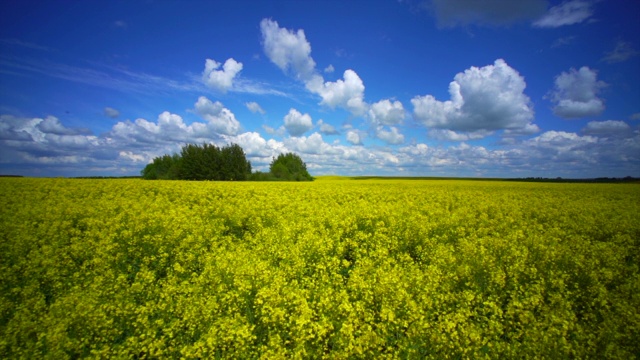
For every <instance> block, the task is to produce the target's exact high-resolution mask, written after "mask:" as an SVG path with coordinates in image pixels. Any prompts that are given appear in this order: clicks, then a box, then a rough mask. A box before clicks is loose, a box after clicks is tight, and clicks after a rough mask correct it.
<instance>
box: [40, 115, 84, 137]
mask: <svg viewBox="0 0 640 360" xmlns="http://www.w3.org/2000/svg"><path fill="white" fill-rule="evenodd" d="M36 128H37V129H38V130H40V131H42V132H43V133H47V134H54V135H82V134H90V133H91V131H90V130H89V129H85V128H75V129H72V128H68V127H65V126H64V125H62V123H60V120H58V118H57V117H55V116H47V117H46V118H44V119H43V120H42V121H40V122H39V123H38V124H37V125H36Z"/></svg>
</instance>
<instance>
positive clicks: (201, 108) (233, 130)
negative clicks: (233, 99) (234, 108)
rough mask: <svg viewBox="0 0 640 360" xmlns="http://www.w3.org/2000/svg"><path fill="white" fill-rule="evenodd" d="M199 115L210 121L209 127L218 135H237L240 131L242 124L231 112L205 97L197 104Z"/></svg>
mask: <svg viewBox="0 0 640 360" xmlns="http://www.w3.org/2000/svg"><path fill="white" fill-rule="evenodd" d="M195 110H196V113H198V115H200V116H201V117H202V118H203V119H205V120H207V121H208V124H207V126H208V127H210V128H211V129H213V130H214V131H215V132H216V133H219V134H224V135H235V134H237V133H238V132H239V131H240V123H239V122H238V120H236V117H235V115H234V114H233V113H232V112H231V110H229V109H227V108H225V107H224V106H223V105H222V103H221V102H219V101H216V102H215V103H214V102H212V101H211V100H209V99H207V98H206V97H204V96H200V97H199V98H198V101H197V102H196V103H195Z"/></svg>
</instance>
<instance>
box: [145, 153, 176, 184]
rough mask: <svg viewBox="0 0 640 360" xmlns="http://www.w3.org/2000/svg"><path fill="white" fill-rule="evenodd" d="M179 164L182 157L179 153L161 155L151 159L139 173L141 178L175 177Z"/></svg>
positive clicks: (166, 178) (165, 178)
mask: <svg viewBox="0 0 640 360" xmlns="http://www.w3.org/2000/svg"><path fill="white" fill-rule="evenodd" d="M181 164H182V158H181V157H180V155H178V154H173V155H163V156H160V157H157V158H155V159H153V161H152V162H151V163H150V164H148V165H147V166H145V168H144V169H143V170H142V171H141V175H142V178H143V179H147V180H156V179H162V180H168V179H177V178H178V174H179V172H180V166H181Z"/></svg>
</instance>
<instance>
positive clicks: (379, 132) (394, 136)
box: [376, 126, 404, 145]
mask: <svg viewBox="0 0 640 360" xmlns="http://www.w3.org/2000/svg"><path fill="white" fill-rule="evenodd" d="M376 137H377V138H378V139H380V140H382V141H384V142H386V143H387V144H389V145H397V144H402V143H403V142H404V135H402V134H401V133H400V132H399V131H398V128H396V127H395V126H392V127H391V128H390V130H389V131H387V130H385V129H384V127H383V126H378V127H377V128H376Z"/></svg>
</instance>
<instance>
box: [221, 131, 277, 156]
mask: <svg viewBox="0 0 640 360" xmlns="http://www.w3.org/2000/svg"><path fill="white" fill-rule="evenodd" d="M224 139H225V140H226V142H227V143H235V144H238V145H240V146H241V147H242V149H243V150H244V152H245V154H246V155H247V157H248V158H249V159H252V158H253V159H260V158H261V159H262V160H263V162H269V161H270V160H271V158H272V157H273V156H276V155H278V154H280V153H283V152H286V151H287V149H286V148H285V147H284V144H283V143H281V142H279V141H275V140H273V139H269V140H266V139H264V138H263V137H262V136H260V134H258V133H257V132H246V133H242V134H238V135H234V136H224Z"/></svg>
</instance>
